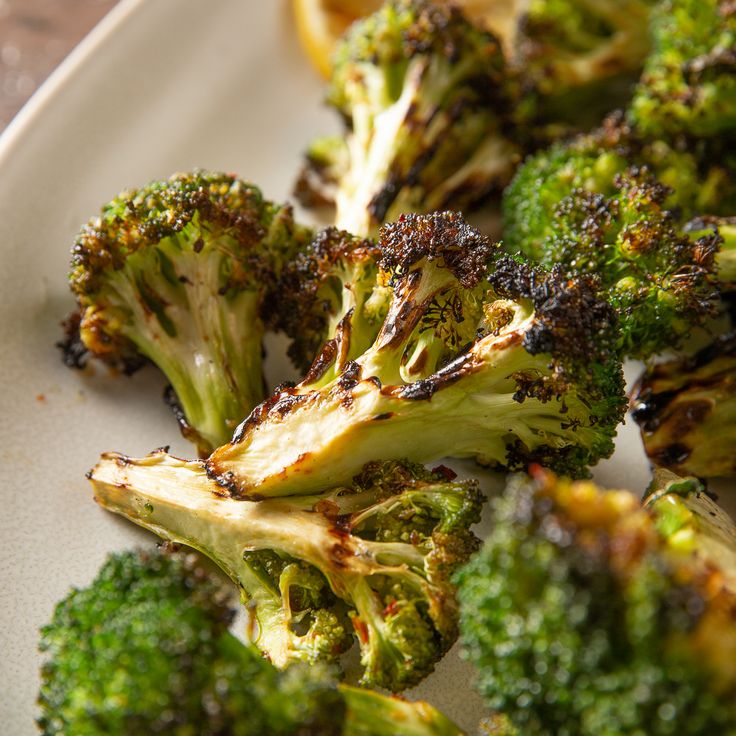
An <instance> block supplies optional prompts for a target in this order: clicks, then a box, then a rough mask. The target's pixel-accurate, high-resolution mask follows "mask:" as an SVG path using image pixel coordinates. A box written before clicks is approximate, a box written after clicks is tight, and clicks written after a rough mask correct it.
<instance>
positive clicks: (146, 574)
mask: <svg viewBox="0 0 736 736" xmlns="http://www.w3.org/2000/svg"><path fill="white" fill-rule="evenodd" d="M229 597H230V596H229V591H227V590H225V588H224V585H223V584H222V582H221V581H219V580H217V579H215V578H214V576H212V574H211V573H210V572H208V571H206V570H205V569H204V567H202V566H201V565H200V564H199V562H198V560H197V558H196V556H195V555H194V554H191V553H190V554H187V555H184V554H181V553H177V552H174V551H173V550H172V548H169V549H167V550H166V551H163V552H160V551H156V552H153V551H152V552H124V553H121V554H116V555H111V556H110V557H109V558H108V560H107V561H106V562H105V564H104V565H103V567H102V569H101V570H100V572H99V574H98V575H97V578H96V579H95V580H94V581H93V582H92V583H91V584H90V585H89V586H88V587H87V588H83V589H75V590H72V591H71V593H69V595H68V596H67V597H66V598H65V599H64V600H63V601H61V602H60V603H59V604H58V605H57V607H56V610H55V612H54V615H53V618H52V620H51V622H50V623H49V624H47V625H46V626H45V627H44V628H43V629H42V632H41V649H42V650H43V651H44V652H45V653H46V660H45V662H44V665H43V668H42V671H41V680H42V682H41V692H40V696H39V704H40V706H41V717H40V719H39V726H40V727H41V732H42V733H43V734H44V736H55V735H56V734H71V733H74V734H86V735H87V736H97V735H98V734H99V736H102V734H133V733H167V734H172V736H187V735H188V734H192V733H197V734H201V736H223V735H224V734H230V735H231V736H262V735H263V734H268V735H269V736H340V735H342V736H367V735H368V734H370V736H382V735H383V734H386V736H388V734H396V733H399V732H401V733H405V734H407V736H461V734H462V732H461V731H460V729H459V728H458V727H457V726H455V725H454V724H453V723H452V722H451V721H450V720H449V719H447V718H446V717H445V716H444V715H442V714H441V713H440V712H439V711H437V710H436V709H434V708H432V706H430V705H429V704H428V703H424V702H421V701H420V702H416V703H409V702H406V701H403V700H398V699H395V698H392V697H387V696H385V695H379V694H378V693H374V692H369V691H365V690H362V689H360V688H355V687H348V686H345V685H338V684H337V683H336V681H335V673H334V672H333V670H332V669H331V668H329V667H327V666H325V665H321V664H313V665H311V666H306V665H303V664H295V665H292V666H291V667H289V668H288V669H287V670H285V671H279V670H278V669H276V668H275V667H274V666H273V665H272V664H271V663H269V662H268V661H267V660H266V659H264V658H263V657H262V656H261V654H260V652H258V650H257V649H255V648H254V647H249V646H246V645H244V644H243V643H242V642H240V641H239V640H238V639H236V638H235V637H234V636H233V635H232V634H230V633H229V631H228V626H229V624H230V621H231V620H232V617H233V611H232V609H231V608H230V606H229Z"/></svg>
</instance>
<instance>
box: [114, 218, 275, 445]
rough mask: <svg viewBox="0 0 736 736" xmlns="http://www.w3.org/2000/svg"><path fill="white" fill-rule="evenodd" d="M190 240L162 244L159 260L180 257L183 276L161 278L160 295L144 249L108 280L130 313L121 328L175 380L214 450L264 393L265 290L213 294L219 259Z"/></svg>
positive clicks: (189, 421)
mask: <svg viewBox="0 0 736 736" xmlns="http://www.w3.org/2000/svg"><path fill="white" fill-rule="evenodd" d="M199 232H200V231H199V230H195V231H194V233H195V234H198V233H199ZM192 237H193V236H192ZM183 238H184V235H183V234H176V235H172V236H170V237H169V238H168V242H166V244H165V247H164V244H163V243H161V244H159V245H158V246H157V247H158V249H159V257H160V259H162V260H163V259H167V258H170V260H174V261H175V262H176V275H177V278H171V279H170V280H169V279H163V278H159V279H157V284H156V290H155V293H154V292H153V291H152V290H151V289H150V288H147V287H146V281H145V280H146V274H145V270H144V269H145V259H143V258H139V255H138V254H132V255H131V256H129V258H128V259H127V261H126V263H125V266H124V269H123V270H121V271H120V272H117V273H113V274H112V275H111V276H110V278H109V286H110V289H111V291H114V292H116V293H117V295H118V297H119V305H120V306H119V308H120V309H121V310H122V311H123V312H125V313H127V316H128V318H127V319H125V320H124V323H123V324H122V325H121V332H122V333H123V334H124V335H125V336H126V337H127V338H128V339H129V340H130V341H131V342H132V343H134V344H135V346H136V347H137V348H138V350H139V351H140V352H141V353H142V354H143V355H145V356H146V357H147V358H149V359H150V360H152V361H153V362H154V363H156V365H157V366H158V367H159V368H160V369H161V370H162V371H163V373H164V374H165V375H166V377H167V378H168V380H169V381H170V382H171V385H172V387H173V389H174V391H175V393H176V397H177V399H178V401H179V403H180V404H181V407H182V410H183V412H184V419H185V421H186V425H187V426H186V427H185V428H184V430H185V434H186V435H187V436H188V437H189V438H190V439H193V440H194V441H195V442H196V444H197V445H198V446H199V449H200V451H201V452H202V453H203V454H207V453H208V452H209V451H211V450H212V449H213V448H215V447H218V446H219V445H221V444H223V443H224V442H227V441H228V440H229V439H230V437H231V435H232V432H233V430H234V429H235V427H236V426H237V424H238V422H240V421H241V420H242V419H243V412H244V411H247V410H248V408H249V407H252V406H254V405H255V404H257V403H258V401H260V400H261V399H262V398H263V374H262V365H261V354H262V347H261V345H262V341H263V335H264V332H265V329H264V326H263V323H262V321H261V319H260V317H259V316H258V313H259V302H260V297H259V294H258V293H257V292H256V291H248V290H243V291H239V292H237V293H236V294H234V295H232V296H228V295H223V296H222V298H217V299H215V298H213V296H212V295H213V294H217V292H218V289H219V282H220V280H221V275H220V273H219V268H220V265H221V264H220V261H219V260H217V259H214V258H210V259H203V258H199V257H198V254H197V253H196V252H195V251H194V250H193V249H192V248H191V247H189V248H188V247H186V245H184V244H181V243H180V240H182V239H183ZM219 245H221V247H222V248H224V249H226V248H227V247H228V243H227V242H222V243H220V244H219ZM165 251H169V254H168V255H167V254H166V253H165ZM138 260H141V263H140V264H138ZM162 270H163V271H165V269H162ZM131 271H132V273H133V278H131V275H130V272H131ZM146 295H148V296H149V298H148V299H146V298H145V297H146ZM223 382H224V383H223ZM195 428H196V429H195Z"/></svg>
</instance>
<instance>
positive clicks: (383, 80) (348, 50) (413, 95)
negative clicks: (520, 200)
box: [297, 0, 518, 236]
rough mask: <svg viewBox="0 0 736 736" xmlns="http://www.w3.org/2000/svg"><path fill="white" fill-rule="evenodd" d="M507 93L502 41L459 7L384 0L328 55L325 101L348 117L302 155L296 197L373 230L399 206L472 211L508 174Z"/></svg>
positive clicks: (511, 152)
mask: <svg viewBox="0 0 736 736" xmlns="http://www.w3.org/2000/svg"><path fill="white" fill-rule="evenodd" d="M510 98H511V92H510V89H509V84H508V78H507V75H506V74H505V66H504V58H503V54H502V52H501V47H500V43H499V41H498V39H497V38H496V37H495V36H493V35H492V34H491V33H489V32H487V31H485V30H483V29H482V28H480V27H478V26H475V25H473V24H472V23H471V22H470V21H469V20H467V19H466V18H465V17H464V16H463V14H462V12H461V11H460V10H459V8H457V7H454V6H452V5H449V4H439V3H437V4H433V3H431V2H428V1H427V0H389V2H387V3H385V4H384V5H383V6H382V7H381V9H380V10H378V11H377V12H376V13H374V14H373V15H371V16H369V17H367V18H365V19H363V20H361V21H359V22H357V23H355V24H354V25H353V26H352V27H351V28H350V29H349V30H348V32H347V34H346V35H345V36H344V38H343V39H342V40H341V41H340V42H339V44H338V47H337V49H336V52H335V55H334V58H333V71H332V77H331V80H330V89H329V93H328V101H329V102H330V104H331V105H332V106H333V107H334V108H335V109H336V110H337V111H338V112H339V113H340V115H341V117H342V119H343V120H344V121H345V124H346V132H345V135H344V136H342V137H334V138H327V139H324V138H323V139H320V140H318V141H316V142H315V143H314V144H313V145H312V146H311V148H310V150H309V151H308V153H307V163H306V167H305V170H304V172H303V174H302V176H301V178H300V181H299V183H298V185H297V196H299V197H300V199H301V200H302V201H303V202H304V203H305V204H308V205H309V204H315V203H324V202H333V201H334V203H335V205H336V208H337V212H336V216H335V224H336V225H337V226H338V227H339V228H343V229H345V230H348V231H350V232H352V233H354V234H356V235H361V236H365V235H369V234H372V233H374V232H375V231H376V230H377V228H378V226H379V225H381V224H382V223H383V222H386V221H389V220H393V219H395V218H396V217H397V216H398V215H399V214H401V213H403V212H431V211H433V210H441V209H445V208H448V207H450V208H454V209H460V208H466V207H468V206H470V205H472V204H473V203H475V202H476V201H478V200H480V199H482V198H483V197H484V196H485V195H486V194H487V193H488V192H489V191H492V190H494V189H498V188H499V187H500V186H503V185H504V184H505V183H506V181H508V179H509V178H510V175H511V173H512V171H513V166H514V165H515V163H516V161H517V159H518V154H517V150H516V146H515V145H514V144H513V143H512V142H511V141H510V139H509V138H508V137H507V135H506V127H507V125H508V121H509V120H510V116H511V102H510Z"/></svg>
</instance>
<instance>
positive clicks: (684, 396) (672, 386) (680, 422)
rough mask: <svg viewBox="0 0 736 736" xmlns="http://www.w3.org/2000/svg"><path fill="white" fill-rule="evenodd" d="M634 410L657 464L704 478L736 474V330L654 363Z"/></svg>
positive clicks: (649, 453) (638, 390)
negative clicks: (689, 352) (692, 350)
mask: <svg viewBox="0 0 736 736" xmlns="http://www.w3.org/2000/svg"><path fill="white" fill-rule="evenodd" d="M631 413H632V416H633V418H634V420H635V421H636V422H637V424H638V425H639V427H640V428H641V435H642V440H643V442H644V449H645V450H646V453H647V456H648V457H649V459H650V460H651V461H652V463H654V465H656V466H658V467H663V468H669V469H670V470H672V471H674V472H676V473H683V474H687V475H695V476H697V477H698V478H709V477H714V476H734V475H736V453H734V447H736V332H730V333H728V334H726V335H721V336H719V337H718V338H716V339H715V340H714V341H713V342H712V343H710V344H709V345H706V346H705V347H704V348H702V349H701V350H699V351H698V352H697V353H695V355H691V356H679V357H676V358H674V359H671V360H667V361H664V362H659V363H656V364H655V365H652V366H649V367H648V368H647V370H646V372H645V373H644V375H643V376H642V377H641V378H640V379H639V381H638V383H637V387H636V390H635V394H634V396H633V399H632V411H631Z"/></svg>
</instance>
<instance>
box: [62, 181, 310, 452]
mask: <svg viewBox="0 0 736 736" xmlns="http://www.w3.org/2000/svg"><path fill="white" fill-rule="evenodd" d="M309 236H310V232H309V231H307V230H305V229H304V228H302V227H300V226H298V225H296V224H295V223H294V220H293V218H292V213H291V209H290V208H289V207H288V206H286V205H275V204H272V203H271V202H268V201H266V200H265V199H263V197H262V195H261V193H260V191H259V190H258V189H257V188H256V187H254V186H252V185H250V184H246V183H244V182H242V181H240V180H239V179H236V178H235V177H233V176H230V175H226V174H218V173H207V172H194V173H191V174H177V175H175V176H173V177H172V178H171V179H168V180H167V181H162V182H153V183H151V184H148V185H147V186H145V187H143V188H142V189H138V190H133V191H128V192H123V193H122V194H120V195H119V196H118V197H117V198H116V199H114V200H113V201H112V202H110V203H109V204H107V205H105V207H103V209H102V213H101V215H100V217H98V218H96V219H94V220H91V221H90V222H89V223H88V224H87V225H86V226H85V227H84V228H83V229H82V231H81V232H80V234H79V236H78V238H77V241H76V243H75V245H74V248H73V251H72V271H71V275H70V282H71V287H72V290H73V291H74V293H75V295H76V297H77V300H78V303H79V309H80V313H81V323H80V325H79V329H80V337H81V341H82V343H83V344H84V345H85V347H86V348H87V350H88V351H89V352H90V353H91V354H92V355H93V356H95V357H98V358H101V359H102V360H104V361H106V362H108V363H111V364H113V365H116V366H121V365H122V366H129V365H131V363H139V362H140V361H141V359H142V358H147V359H149V360H150V361H152V362H153V363H155V364H156V365H157V366H158V367H159V368H160V369H161V370H162V371H163V373H164V374H165V375H166V377H167V378H168V380H169V381H170V382H171V385H172V387H173V391H174V394H175V399H174V403H175V404H176V406H177V409H178V411H177V413H178V417H179V420H180V423H181V425H182V430H183V432H184V434H185V436H187V437H188V438H190V439H191V440H192V441H194V442H195V443H196V444H197V446H198V448H199V449H200V451H201V452H204V453H206V452H208V451H210V450H212V448H214V447H217V446H218V445H220V444H222V443H223V442H226V441H227V440H228V439H229V438H230V436H231V435H232V432H233V429H234V428H235V427H236V426H237V424H238V422H240V421H242V419H243V417H245V416H247V414H248V412H249V411H250V410H251V409H252V408H253V406H255V405H256V404H257V403H258V402H259V401H260V400H261V399H262V398H263V374H262V368H261V362H262V352H263V347H262V338H263V332H264V326H263V322H262V319H261V312H262V309H263V306H264V300H266V299H267V298H269V297H270V296H271V294H272V292H273V288H274V286H275V284H276V281H277V278H278V276H279V274H280V271H281V269H282V267H283V265H284V263H285V262H286V261H287V260H288V259H290V258H291V257H293V255H294V254H295V252H296V251H297V250H299V249H300V248H301V247H302V246H303V245H304V244H305V243H306V242H307V241H308V238H309ZM179 407H180V408H179Z"/></svg>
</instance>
